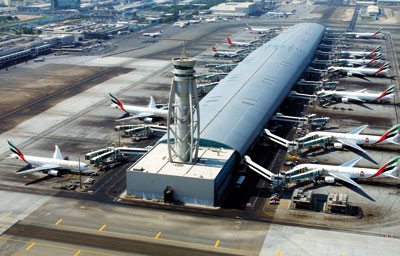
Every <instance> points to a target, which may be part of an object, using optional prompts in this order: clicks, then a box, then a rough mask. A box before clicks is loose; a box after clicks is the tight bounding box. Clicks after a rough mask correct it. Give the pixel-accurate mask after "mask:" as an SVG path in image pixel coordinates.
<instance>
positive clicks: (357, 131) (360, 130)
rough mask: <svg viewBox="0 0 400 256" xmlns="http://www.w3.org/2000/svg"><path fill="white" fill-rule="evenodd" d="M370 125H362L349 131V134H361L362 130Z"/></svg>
mask: <svg viewBox="0 0 400 256" xmlns="http://www.w3.org/2000/svg"><path fill="white" fill-rule="evenodd" d="M367 126H368V125H361V126H360V127H358V128H356V129H354V130H352V131H349V132H348V133H347V134H359V133H360V132H362V131H363V130H364V129H365V128H367Z"/></svg>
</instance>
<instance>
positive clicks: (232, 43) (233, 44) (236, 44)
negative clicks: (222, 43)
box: [230, 41, 251, 47]
mask: <svg viewBox="0 0 400 256" xmlns="http://www.w3.org/2000/svg"><path fill="white" fill-rule="evenodd" d="M230 45H232V46H239V47H246V46H250V45H251V44H250V43H247V42H235V41H231V44H230Z"/></svg>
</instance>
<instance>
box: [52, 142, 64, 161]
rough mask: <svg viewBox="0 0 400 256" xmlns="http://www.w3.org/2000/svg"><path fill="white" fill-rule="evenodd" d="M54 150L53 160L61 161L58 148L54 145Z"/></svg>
mask: <svg viewBox="0 0 400 256" xmlns="http://www.w3.org/2000/svg"><path fill="white" fill-rule="evenodd" d="M54 148H55V149H54V154H53V159H58V160H62V159H63V158H62V155H61V151H60V148H59V147H58V146H57V145H55V147H54Z"/></svg>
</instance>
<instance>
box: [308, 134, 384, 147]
mask: <svg viewBox="0 0 400 256" xmlns="http://www.w3.org/2000/svg"><path fill="white" fill-rule="evenodd" d="M314 135H317V136H318V137H328V138H330V139H331V141H332V142H338V141H339V140H341V139H343V140H347V141H352V142H353V143H354V144H357V145H371V144H374V143H376V142H378V141H379V140H380V139H381V137H382V136H375V135H367V134H365V135H364V134H348V133H339V132H319V131H318V132H310V133H309V134H308V135H307V137H308V136H310V137H311V136H314ZM384 143H390V142H389V141H387V140H383V141H381V142H379V144H384Z"/></svg>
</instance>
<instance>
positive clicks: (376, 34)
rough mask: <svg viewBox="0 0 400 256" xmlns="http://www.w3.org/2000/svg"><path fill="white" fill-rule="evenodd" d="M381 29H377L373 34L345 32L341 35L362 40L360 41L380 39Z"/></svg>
mask: <svg viewBox="0 0 400 256" xmlns="http://www.w3.org/2000/svg"><path fill="white" fill-rule="evenodd" d="M381 31H382V28H379V29H378V30H377V31H375V32H373V33H368V32H367V33H365V32H364V33H356V32H346V33H344V34H343V35H344V36H346V37H352V38H362V39H371V38H378V37H380V36H381V35H382V34H381Z"/></svg>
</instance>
